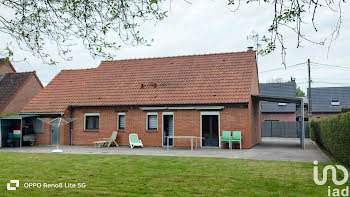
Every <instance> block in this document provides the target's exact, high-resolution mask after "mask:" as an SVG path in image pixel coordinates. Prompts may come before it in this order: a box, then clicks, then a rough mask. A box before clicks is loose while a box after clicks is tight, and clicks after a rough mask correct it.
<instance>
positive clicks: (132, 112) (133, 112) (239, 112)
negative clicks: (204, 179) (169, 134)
mask: <svg viewBox="0 0 350 197" xmlns="http://www.w3.org/2000/svg"><path fill="white" fill-rule="evenodd" d="M118 112H125V130H123V131H121V130H119V131H118V137H117V143H118V144H120V145H128V144H129V134H130V133H137V134H138V135H139V138H140V139H141V140H142V142H143V144H144V145H145V146H162V112H163V111H158V112H157V113H158V130H155V131H154V130H152V131H148V130H146V113H147V111H142V110H140V109H139V108H138V107H118V108H116V107H95V108H93V107H89V108H75V109H74V111H73V115H74V118H75V120H74V121H73V144H74V145H91V144H93V142H94V141H98V140H102V139H103V138H105V137H110V136H111V134H112V132H113V131H116V128H117V113H118ZM171 112H174V134H175V135H176V136H188V135H191V136H198V137H199V136H200V112H201V111H199V110H172V111H171ZM85 113H100V128H99V130H98V131H97V130H96V131H89V130H84V114H85ZM65 117H70V114H69V111H68V110H67V111H66V112H65ZM250 125H251V124H250V123H249V110H248V107H247V105H231V106H226V108H225V109H223V110H221V111H220V135H221V131H223V130H230V131H234V130H240V131H242V139H243V143H242V144H243V148H250V147H252V146H253V145H255V143H256V141H252V140H251V135H250V134H249V132H250V129H251V128H250ZM258 125H259V124H258ZM254 128H255V125H254ZM254 132H256V131H254ZM50 134H51V128H50V125H49V124H45V132H44V134H37V139H38V140H37V144H43V145H47V144H51V139H50ZM259 136H261V134H259ZM69 142H70V139H69V124H61V127H60V144H62V145H68V144H69ZM174 145H175V146H177V147H178V146H190V140H189V139H175V141H174ZM198 145H200V141H199V140H198Z"/></svg>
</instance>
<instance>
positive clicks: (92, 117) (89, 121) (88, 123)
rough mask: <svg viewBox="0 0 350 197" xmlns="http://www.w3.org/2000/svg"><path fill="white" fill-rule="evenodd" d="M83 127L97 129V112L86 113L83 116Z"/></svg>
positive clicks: (98, 121)
mask: <svg viewBox="0 0 350 197" xmlns="http://www.w3.org/2000/svg"><path fill="white" fill-rule="evenodd" d="M84 122H85V124H84V129H85V130H98V129H99V126H100V125H99V123H100V114H99V113H86V114H85V116H84Z"/></svg>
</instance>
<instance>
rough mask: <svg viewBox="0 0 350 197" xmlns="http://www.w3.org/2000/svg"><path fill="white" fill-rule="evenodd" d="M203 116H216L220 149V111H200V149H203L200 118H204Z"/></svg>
mask: <svg viewBox="0 0 350 197" xmlns="http://www.w3.org/2000/svg"><path fill="white" fill-rule="evenodd" d="M205 115H214V116H218V127H219V129H218V135H219V148H221V139H220V111H201V112H200V122H199V124H200V137H201V138H200V147H203V146H202V137H203V136H202V116H205Z"/></svg>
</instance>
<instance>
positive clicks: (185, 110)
mask: <svg viewBox="0 0 350 197" xmlns="http://www.w3.org/2000/svg"><path fill="white" fill-rule="evenodd" d="M253 94H256V95H258V94H259V82H258V71H257V65H256V57H255V51H253V50H248V51H246V52H237V53H219V54H206V55H190V56H177V57H164V58H145V59H131V60H117V61H103V62H102V63H101V64H100V66H99V67H97V68H93V69H81V70H62V71H61V72H60V73H59V74H58V75H57V76H56V77H55V78H54V79H53V80H52V81H51V82H50V83H49V84H48V85H47V86H46V87H45V88H44V89H43V91H41V92H40V93H39V94H38V95H37V96H36V97H35V98H34V99H33V100H32V101H31V102H30V103H29V104H28V105H27V106H26V107H25V108H24V109H23V110H22V113H23V114H24V113H26V114H28V113H30V114H36V115H38V116H40V117H47V118H55V117H60V116H64V117H65V118H73V119H74V121H73V122H72V124H56V126H51V128H50V127H45V129H44V132H43V133H42V134H37V144H74V145H83V144H93V142H94V141H97V140H101V139H102V138H105V137H109V136H110V135H111V133H112V132H113V131H118V138H117V143H118V144H121V145H128V137H129V134H130V133H137V134H138V135H139V137H140V139H141V140H142V142H143V144H144V145H145V146H164V145H165V142H166V140H165V139H166V138H165V136H172V135H175V136H197V137H204V138H205V139H203V140H202V141H198V142H199V143H200V145H202V146H219V136H220V135H221V132H222V131H223V130H230V131H235V130H239V131H242V135H243V148H250V147H252V146H254V145H255V144H257V143H259V142H260V141H261V127H260V122H261V119H260V118H261V117H260V116H261V113H260V112H261V111H260V105H259V101H256V100H255V99H253V98H252V96H251V95H253ZM57 125H58V126H57ZM170 143H171V144H172V145H174V146H189V145H190V140H188V139H176V140H175V142H174V143H173V142H172V141H171V142H170Z"/></svg>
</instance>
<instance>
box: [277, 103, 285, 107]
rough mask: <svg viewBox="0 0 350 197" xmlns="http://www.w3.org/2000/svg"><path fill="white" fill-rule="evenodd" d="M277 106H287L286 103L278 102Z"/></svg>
mask: <svg viewBox="0 0 350 197" xmlns="http://www.w3.org/2000/svg"><path fill="white" fill-rule="evenodd" d="M278 106H281V107H286V106H287V103H278Z"/></svg>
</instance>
